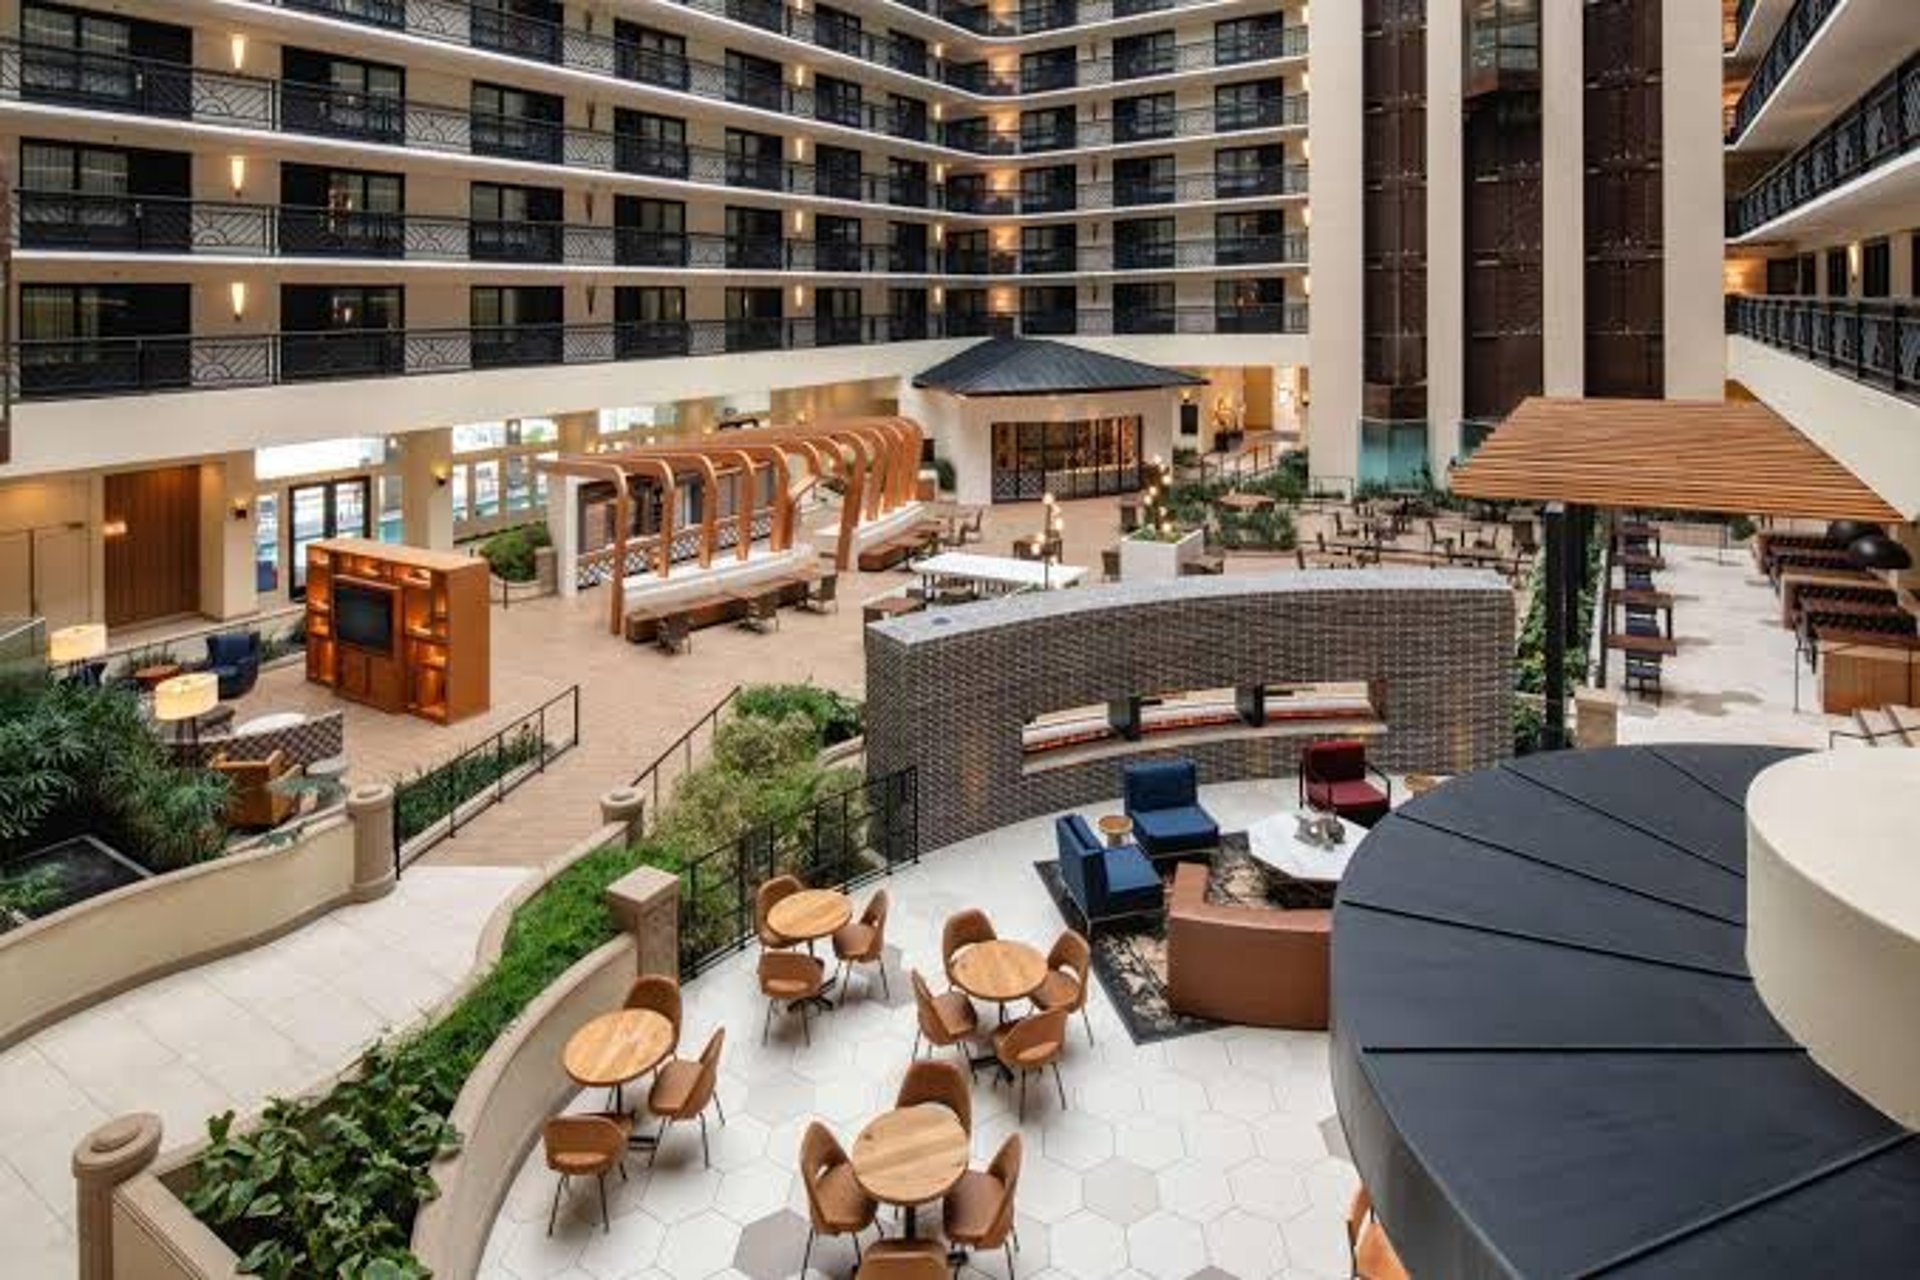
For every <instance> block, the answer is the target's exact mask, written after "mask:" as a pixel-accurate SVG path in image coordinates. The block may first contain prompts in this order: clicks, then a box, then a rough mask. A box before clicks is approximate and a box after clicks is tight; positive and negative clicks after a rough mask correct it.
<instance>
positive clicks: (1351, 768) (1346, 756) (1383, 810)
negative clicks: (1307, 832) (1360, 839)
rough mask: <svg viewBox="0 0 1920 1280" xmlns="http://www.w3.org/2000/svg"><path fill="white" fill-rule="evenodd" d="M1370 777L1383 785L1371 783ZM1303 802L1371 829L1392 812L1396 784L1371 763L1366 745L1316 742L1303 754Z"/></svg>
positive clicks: (1345, 740) (1346, 741)
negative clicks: (1370, 775) (1368, 760)
mask: <svg viewBox="0 0 1920 1280" xmlns="http://www.w3.org/2000/svg"><path fill="white" fill-rule="evenodd" d="M1368 774H1372V775H1373V776H1374V777H1376V778H1378V779H1380V783H1381V785H1380V786H1378V787H1376V786H1374V785H1373V783H1372V782H1370V781H1368V778H1367V775H1368ZM1300 803H1301V805H1302V806H1303V807H1308V808H1313V809H1319V810H1321V811H1323V812H1329V813H1334V814H1338V815H1339V816H1340V818H1341V819H1342V820H1343V821H1346V822H1356V823H1358V824H1360V825H1361V826H1363V827H1371V826H1372V825H1373V824H1374V823H1376V822H1378V821H1380V819H1382V818H1384V817H1386V816H1387V813H1388V811H1389V810H1390V809H1392V807H1393V783H1392V782H1391V781H1390V780H1389V779H1388V777H1387V775H1386V774H1384V773H1382V772H1380V770H1378V769H1376V768H1374V767H1373V766H1372V765H1370V764H1368V763H1367V744H1366V743H1364V742H1361V741H1359V740H1357V739H1354V738H1334V739H1329V740H1328V741H1325V742H1312V743H1308V744H1307V748H1306V750H1304V751H1302V752H1301V753H1300Z"/></svg>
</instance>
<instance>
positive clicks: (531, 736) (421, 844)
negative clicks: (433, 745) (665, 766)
mask: <svg viewBox="0 0 1920 1280" xmlns="http://www.w3.org/2000/svg"><path fill="white" fill-rule="evenodd" d="M579 742H580V686H579V685H577V684H576V685H573V686H571V687H570V688H568V689H567V690H566V691H565V692H564V693H560V694H557V695H555V696H554V697H552V698H549V699H547V701H545V702H543V703H541V704H540V705H539V706H537V707H535V708H534V709H533V710H531V711H529V712H527V713H526V714H525V715H522V716H520V717H518V718H517V719H515V720H512V721H510V722H509V723H507V724H505V725H502V726H501V727H500V728H499V729H496V730H495V731H494V732H493V733H492V734H490V735H489V736H488V737H487V738H486V739H485V740H484V741H481V742H478V743H475V744H474V745H473V746H471V747H468V748H467V749H466V750H465V751H462V752H461V753H460V754H459V755H457V756H454V757H453V758H452V759H451V760H447V761H445V762H444V763H441V764H438V765H435V766H434V767H433V768H431V769H429V770H427V771H426V772H424V773H421V774H419V775H417V776H415V777H412V778H408V779H406V780H405V781H403V782H399V783H397V784H395V786H394V789H393V869H394V872H395V874H398V873H399V872H400V871H401V870H403V869H404V868H405V867H406V866H407V865H408V864H409V863H411V862H412V861H413V860H414V859H416V858H418V857H419V856H420V855H421V854H423V853H425V852H426V851H427V850H429V849H431V848H433V847H434V846H435V845H437V844H439V843H440V842H441V841H442V840H451V839H453V838H454V837H455V836H456V835H458V834H459V831H460V827H461V826H462V824H464V823H469V822H472V821H473V819H474V816H475V815H476V814H478V813H479V812H481V811H482V810H484V809H489V808H491V807H493V806H494V805H496V804H499V803H500V802H501V801H502V800H505V799H506V798H507V797H508V796H509V795H512V794H513V792H514V791H515V790H516V789H517V788H518V787H519V786H520V784H521V783H523V782H526V781H527V780H528V779H529V778H533V777H536V776H538V775H539V774H542V773H545V772H546V770H547V765H548V764H550V763H552V762H553V761H554V760H555V759H557V758H558V757H560V756H562V755H564V754H566V752H568V751H569V750H571V749H572V748H573V747H575V746H577V745H578V744H579Z"/></svg>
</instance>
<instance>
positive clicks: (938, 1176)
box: [847, 1102, 971, 1239]
mask: <svg viewBox="0 0 1920 1280" xmlns="http://www.w3.org/2000/svg"><path fill="white" fill-rule="evenodd" d="M970 1151H971V1147H970V1143H969V1142H968V1140H967V1131H966V1129H964V1128H963V1127H961V1124H960V1118H959V1117H958V1116H956V1115H954V1113H953V1112H952V1111H950V1110H948V1109H947V1108H946V1107H943V1106H941V1105H940V1104H939V1103H937V1102H922V1103H918V1104H916V1105H914V1106H910V1107H896V1108H894V1109H893V1110H892V1111H883V1112H882V1113H880V1114H879V1115H877V1116H875V1117H874V1118H873V1119H872V1120H870V1121H868V1122H867V1126H866V1128H864V1129H862V1130H861V1131H860V1133H859V1135H858V1136H857V1137H855V1138H854V1140H853V1150H851V1151H850V1152H848V1153H847V1159H848V1161H849V1162H850V1163H851V1164H852V1166H853V1180H854V1181H855V1182H857V1183H859V1184H860V1189H861V1190H862V1191H865V1192H866V1193H867V1194H868V1195H870V1196H872V1197H873V1198H874V1199H875V1200H878V1201H880V1202H881V1203H882V1204H890V1205H894V1206H896V1207H898V1208H899V1209H900V1210H901V1212H902V1213H904V1214H905V1215H906V1222H905V1223H904V1232H905V1235H906V1238H908V1239H912V1238H913V1236H914V1233H915V1231H916V1229H917V1227H918V1222H917V1213H918V1210H919V1208H920V1206H921V1205H923V1204H932V1203H933V1202H934V1201H936V1200H939V1199H940V1198H941V1197H943V1196H945V1195H946V1194H947V1192H949V1191H951V1190H953V1188H954V1186H955V1184H957V1183H958V1182H959V1181H960V1178H961V1176H962V1175H963V1174H965V1173H966V1171H967V1158H968V1156H969V1154H970Z"/></svg>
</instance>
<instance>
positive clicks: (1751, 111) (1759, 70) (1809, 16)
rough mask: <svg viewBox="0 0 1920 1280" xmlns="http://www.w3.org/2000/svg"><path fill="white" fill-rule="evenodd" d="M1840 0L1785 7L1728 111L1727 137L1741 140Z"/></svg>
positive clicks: (1797, 1)
mask: <svg viewBox="0 0 1920 1280" xmlns="http://www.w3.org/2000/svg"><path fill="white" fill-rule="evenodd" d="M1840 4H1841V0H1794V6H1793V8H1792V9H1790V10H1788V12H1787V17H1786V20H1785V21H1784V22H1782V23H1781V24H1780V30H1778V31H1776V32H1775V33H1774V36H1773V43H1772V44H1770V45H1768V46H1767V51H1766V53H1765V54H1763V55H1761V58H1760V61H1759V62H1758V63H1757V64H1755V66H1754V68H1753V76H1752V77H1751V78H1750V79H1749V80H1748V81H1747V85H1746V88H1744V89H1742V90H1741V91H1740V98H1739V100H1738V101H1737V102H1735V103H1734V104H1733V106H1732V107H1730V108H1728V111H1727V141H1728V142H1729V143H1733V142H1738V141H1740V139H1741V137H1742V136H1744V135H1745V134H1746V132H1747V130H1748V129H1749V128H1751V127H1752V125H1753V122H1754V121H1755V120H1756V119H1758V118H1759V116H1760V112H1761V111H1762V110H1764V109H1765V108H1766V105H1767V103H1768V101H1769V100H1771V99H1772V97H1773V94H1774V90H1776V89H1778V88H1779V87H1780V86H1781V84H1782V83H1784V82H1785V80H1786V78H1787V73H1788V72H1789V71H1791V70H1793V66H1794V64H1795V63H1796V62H1798V61H1800V55H1801V54H1803V53H1805V52H1806V51H1807V48H1808V47H1809V46H1810V45H1812V44H1813V38H1814V37H1815V36H1816V35H1818V34H1819V33H1820V28H1821V27H1823V26H1825V25H1826V23H1827V19H1828V18H1831V17H1832V16H1833V14H1834V11H1835V10H1837V9H1838V8H1839V7H1840Z"/></svg>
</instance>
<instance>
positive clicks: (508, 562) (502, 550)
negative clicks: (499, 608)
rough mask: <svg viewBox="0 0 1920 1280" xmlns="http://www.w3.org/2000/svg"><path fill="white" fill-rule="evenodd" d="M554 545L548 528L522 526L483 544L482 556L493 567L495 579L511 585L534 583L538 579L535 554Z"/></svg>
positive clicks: (497, 535)
mask: <svg viewBox="0 0 1920 1280" xmlns="http://www.w3.org/2000/svg"><path fill="white" fill-rule="evenodd" d="M552 545H553V535H551V534H550V533H548V532H547V526H546V525H545V524H523V525H519V526H516V527H515V528H512V529H502V530H501V531H500V532H499V533H496V534H494V535H493V536H491V537H489V538H488V539H487V540H486V541H485V542H482V543H481V544H480V555H481V556H482V557H483V558H484V559H485V560H486V562H487V563H488V564H489V565H491V566H492V567H493V573H494V576H495V577H497V578H503V579H505V580H506V581H508V582H532V581H533V580H534V577H535V571H534V557H533V553H534V552H535V551H537V550H539V549H540V548H541V547H550V546H552Z"/></svg>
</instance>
